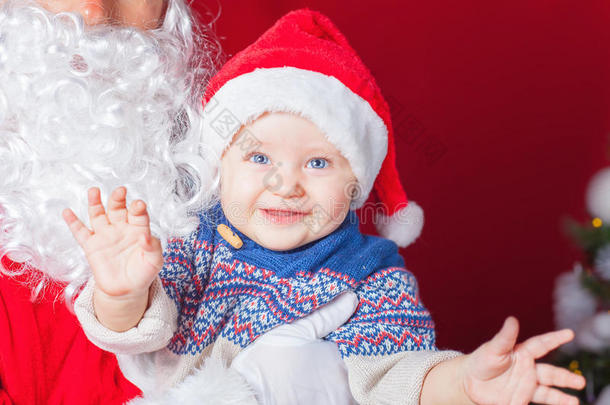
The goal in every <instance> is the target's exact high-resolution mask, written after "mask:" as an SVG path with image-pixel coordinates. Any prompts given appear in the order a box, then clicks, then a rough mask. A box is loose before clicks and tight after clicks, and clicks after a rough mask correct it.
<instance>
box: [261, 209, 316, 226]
mask: <svg viewBox="0 0 610 405" xmlns="http://www.w3.org/2000/svg"><path fill="white" fill-rule="evenodd" d="M261 212H262V214H263V217H264V218H265V219H267V220H269V221H270V222H272V223H274V224H280V225H284V224H293V223H296V222H299V221H301V220H302V219H303V217H304V216H305V215H307V213H306V212H302V211H291V210H283V209H272V208H268V209H265V208H261Z"/></svg>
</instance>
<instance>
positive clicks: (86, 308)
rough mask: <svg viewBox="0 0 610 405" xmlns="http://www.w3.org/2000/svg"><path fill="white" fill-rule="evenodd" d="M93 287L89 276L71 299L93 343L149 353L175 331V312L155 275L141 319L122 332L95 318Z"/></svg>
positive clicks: (115, 349)
mask: <svg viewBox="0 0 610 405" xmlns="http://www.w3.org/2000/svg"><path fill="white" fill-rule="evenodd" d="M94 287H95V281H94V279H93V277H91V278H90V279H89V281H88V282H87V284H86V285H85V288H84V289H83V290H82V292H81V293H80V295H79V296H78V298H77V299H76V301H75V302H74V312H75V313H76V317H77V318H78V320H79V322H80V324H81V325H82V328H83V331H84V332H85V334H86V335H87V338H88V339H89V340H90V341H91V342H92V343H93V344H95V345H96V346H98V347H99V348H101V349H103V350H106V351H109V352H111V353H115V354H128V355H133V354H140V353H150V352H154V351H156V350H159V349H162V348H164V347H165V346H167V344H168V343H169V341H170V339H171V338H172V336H173V335H174V332H175V331H176V328H177V319H178V315H177V312H176V305H175V304H174V302H173V301H172V300H171V299H170V298H169V297H168V296H167V294H166V293H165V290H164V288H163V285H162V284H161V280H160V279H159V277H157V278H156V279H155V281H154V282H153V283H152V285H151V287H150V292H149V306H148V309H147V310H146V312H145V313H144V315H143V316H142V319H141V320H140V322H139V323H138V324H137V325H136V326H134V327H133V328H131V329H129V330H127V331H125V332H115V331H113V330H110V329H108V328H106V327H105V326H104V325H102V324H101V323H100V322H99V321H98V319H97V317H96V316H95V309H94V307H93V291H94Z"/></svg>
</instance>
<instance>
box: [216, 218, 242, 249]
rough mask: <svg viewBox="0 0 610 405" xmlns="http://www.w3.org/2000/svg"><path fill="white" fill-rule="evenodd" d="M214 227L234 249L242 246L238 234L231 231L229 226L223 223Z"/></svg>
mask: <svg viewBox="0 0 610 405" xmlns="http://www.w3.org/2000/svg"><path fill="white" fill-rule="evenodd" d="M216 229H217V230H218V233H219V234H220V236H222V237H223V238H224V240H226V241H227V242H229V243H230V244H231V246H233V247H234V248H235V249H239V248H240V247H242V246H243V244H244V242H242V241H241V239H240V238H239V236H237V235H235V232H233V231H232V230H231V228H229V227H228V226H226V225H225V224H220V225H218V226H217V227H216Z"/></svg>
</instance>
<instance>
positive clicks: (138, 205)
mask: <svg viewBox="0 0 610 405" xmlns="http://www.w3.org/2000/svg"><path fill="white" fill-rule="evenodd" d="M127 221H128V222H129V223H130V224H131V225H136V226H146V227H147V226H149V223H150V219H149V217H148V211H146V203H145V202H144V201H142V200H136V201H132V203H131V204H130V205H129V212H128V215H127Z"/></svg>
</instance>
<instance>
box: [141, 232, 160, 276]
mask: <svg viewBox="0 0 610 405" xmlns="http://www.w3.org/2000/svg"><path fill="white" fill-rule="evenodd" d="M139 242H140V247H141V248H142V256H143V258H144V260H146V262H147V263H148V264H150V265H151V266H153V267H154V268H155V269H157V270H160V269H161V268H162V267H163V249H162V247H161V242H160V241H159V239H157V238H155V237H151V236H150V235H140V241H139Z"/></svg>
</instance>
